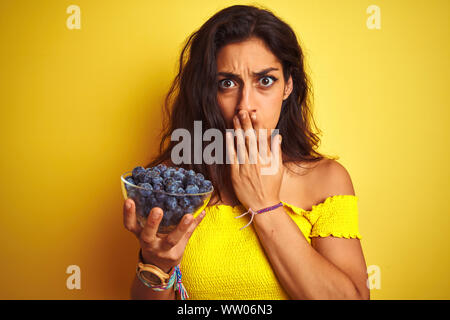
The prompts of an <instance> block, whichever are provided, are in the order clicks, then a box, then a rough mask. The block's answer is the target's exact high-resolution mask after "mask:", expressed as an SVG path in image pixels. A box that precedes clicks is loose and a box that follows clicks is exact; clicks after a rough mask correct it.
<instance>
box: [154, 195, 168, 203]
mask: <svg viewBox="0 0 450 320" xmlns="http://www.w3.org/2000/svg"><path fill="white" fill-rule="evenodd" d="M155 197H156V200H157V202H158V204H161V205H162V204H163V203H164V200H165V199H166V198H167V196H166V195H165V194H164V193H161V192H157V193H156V196H155Z"/></svg>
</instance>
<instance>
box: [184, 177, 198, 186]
mask: <svg viewBox="0 0 450 320" xmlns="http://www.w3.org/2000/svg"><path fill="white" fill-rule="evenodd" d="M183 184H184V185H185V186H186V187H187V186H188V185H190V184H192V185H194V184H196V183H195V177H193V176H186V179H185V181H183Z"/></svg>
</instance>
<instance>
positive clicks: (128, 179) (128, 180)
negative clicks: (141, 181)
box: [125, 176, 136, 185]
mask: <svg viewBox="0 0 450 320" xmlns="http://www.w3.org/2000/svg"><path fill="white" fill-rule="evenodd" d="M125 181H127V182H129V183H131V184H134V185H136V184H135V183H134V180H133V177H131V176H128V177H126V178H125Z"/></svg>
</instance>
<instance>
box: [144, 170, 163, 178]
mask: <svg viewBox="0 0 450 320" xmlns="http://www.w3.org/2000/svg"><path fill="white" fill-rule="evenodd" d="M147 175H149V176H150V177H152V178H157V177H159V176H160V175H161V173H160V172H159V171H158V170H153V169H151V170H150V171H147Z"/></svg>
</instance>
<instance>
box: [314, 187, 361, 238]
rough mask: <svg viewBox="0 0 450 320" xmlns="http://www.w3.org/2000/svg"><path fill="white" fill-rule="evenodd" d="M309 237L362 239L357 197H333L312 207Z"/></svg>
mask: <svg viewBox="0 0 450 320" xmlns="http://www.w3.org/2000/svg"><path fill="white" fill-rule="evenodd" d="M309 213H310V214H309V215H310V217H309V218H310V221H311V223H312V229H311V234H310V237H311V238H312V237H328V236H333V237H338V238H348V239H349V238H358V239H362V236H361V234H360V233H359V225H358V197H357V196H355V195H335V196H331V197H328V198H326V199H325V201H324V202H322V203H320V204H318V205H314V206H312V209H311V211H310V212H309Z"/></svg>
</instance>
